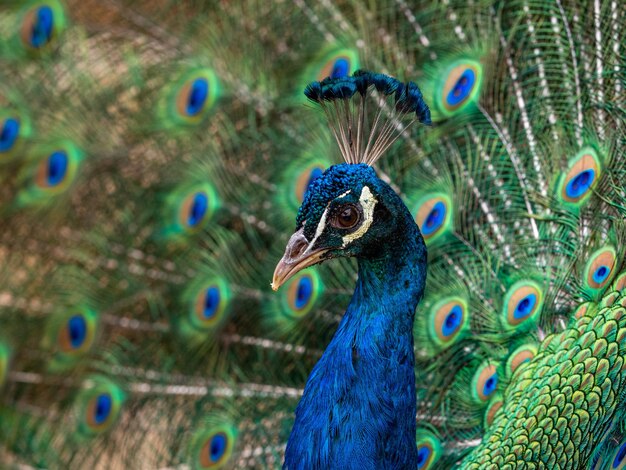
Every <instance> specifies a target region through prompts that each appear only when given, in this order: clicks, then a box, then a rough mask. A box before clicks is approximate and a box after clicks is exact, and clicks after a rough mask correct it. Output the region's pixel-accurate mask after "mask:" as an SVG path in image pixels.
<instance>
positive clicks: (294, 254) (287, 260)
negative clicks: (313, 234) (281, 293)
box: [272, 228, 328, 290]
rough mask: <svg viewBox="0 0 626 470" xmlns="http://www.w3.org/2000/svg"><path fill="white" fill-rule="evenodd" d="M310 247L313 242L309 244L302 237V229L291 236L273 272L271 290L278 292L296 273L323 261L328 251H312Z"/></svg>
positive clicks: (321, 249) (319, 249) (320, 249)
mask: <svg viewBox="0 0 626 470" xmlns="http://www.w3.org/2000/svg"><path fill="white" fill-rule="evenodd" d="M312 245H313V242H310V243H309V241H308V240H307V239H306V237H305V236H304V229H303V228H302V229H300V230H298V231H297V232H296V233H294V234H293V235H292V236H291V238H290V239H289V242H288V243H287V248H285V254H284V255H283V257H282V258H281V260H280V261H279V262H278V264H277V265H276V269H275V270H274V278H273V279H272V289H274V290H278V288H279V287H280V286H282V285H283V284H284V283H285V282H287V280H288V279H289V278H290V277H292V276H293V275H294V274H296V273H297V272H299V271H301V270H303V269H304V268H307V267H309V266H312V265H314V264H317V263H321V262H322V261H323V260H324V254H325V253H326V252H328V250H327V249H323V248H318V249H315V250H314V249H312Z"/></svg>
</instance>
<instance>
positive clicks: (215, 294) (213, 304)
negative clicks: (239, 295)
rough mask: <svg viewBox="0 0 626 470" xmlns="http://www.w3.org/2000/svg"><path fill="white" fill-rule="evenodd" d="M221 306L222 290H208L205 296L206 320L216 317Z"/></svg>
mask: <svg viewBox="0 0 626 470" xmlns="http://www.w3.org/2000/svg"><path fill="white" fill-rule="evenodd" d="M219 306H220V290H219V289H218V288H217V287H216V286H211V287H209V288H208V289H207V290H206V293H205V296H204V311H203V314H204V318H206V319H209V318H213V317H214V316H215V313H216V312H217V311H218V309H219Z"/></svg>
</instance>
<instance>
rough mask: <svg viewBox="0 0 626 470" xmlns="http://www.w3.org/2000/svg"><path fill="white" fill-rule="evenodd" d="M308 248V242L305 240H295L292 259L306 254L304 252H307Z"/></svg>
mask: <svg viewBox="0 0 626 470" xmlns="http://www.w3.org/2000/svg"><path fill="white" fill-rule="evenodd" d="M307 246H308V243H307V242H306V240H303V239H299V240H294V244H293V246H292V247H291V250H290V255H291V257H294V256H299V255H301V254H302V253H303V252H304V250H306V247H307Z"/></svg>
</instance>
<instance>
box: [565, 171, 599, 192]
mask: <svg viewBox="0 0 626 470" xmlns="http://www.w3.org/2000/svg"><path fill="white" fill-rule="evenodd" d="M595 179H596V172H595V171H594V170H593V169H587V170H584V171H581V172H580V173H578V174H577V175H576V176H575V177H574V178H572V179H571V180H570V181H569V183H567V186H566V187H565V194H566V195H567V196H568V197H570V198H573V199H577V198H579V197H581V196H582V195H583V194H585V193H586V192H587V191H589V188H590V187H591V185H592V184H593V182H594V180H595Z"/></svg>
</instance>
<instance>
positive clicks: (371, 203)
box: [318, 186, 378, 248]
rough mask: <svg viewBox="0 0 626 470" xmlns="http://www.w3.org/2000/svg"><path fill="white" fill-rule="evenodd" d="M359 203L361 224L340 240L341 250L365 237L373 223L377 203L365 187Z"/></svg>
mask: <svg viewBox="0 0 626 470" xmlns="http://www.w3.org/2000/svg"><path fill="white" fill-rule="evenodd" d="M359 202H360V203H361V207H362V208H363V223H362V224H361V225H360V226H359V228H358V229H356V230H355V231H354V232H352V233H349V234H348V235H346V236H345V237H343V238H342V239H341V240H342V241H343V246H342V248H345V247H346V246H348V243H352V242H353V241H354V240H358V239H359V238H361V237H362V236H363V235H365V234H366V233H367V231H368V230H369V228H370V226H371V225H372V222H373V221H374V207H375V206H376V203H377V202H378V201H376V198H375V197H374V195H373V194H372V192H371V191H370V188H368V187H367V186H363V189H362V190H361V196H360V197H359ZM324 215H325V214H324ZM318 229H319V227H318Z"/></svg>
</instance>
